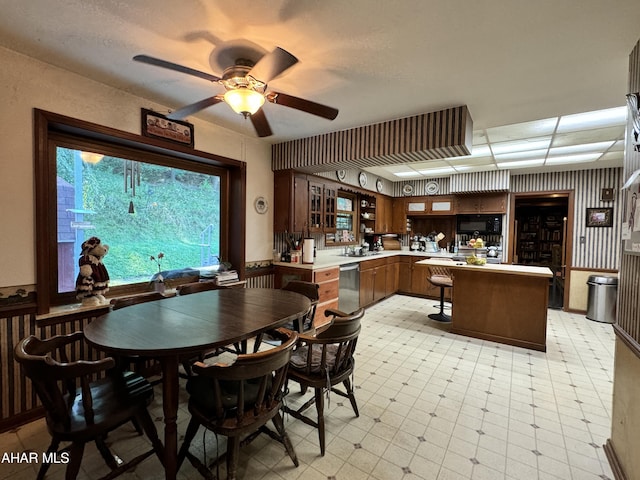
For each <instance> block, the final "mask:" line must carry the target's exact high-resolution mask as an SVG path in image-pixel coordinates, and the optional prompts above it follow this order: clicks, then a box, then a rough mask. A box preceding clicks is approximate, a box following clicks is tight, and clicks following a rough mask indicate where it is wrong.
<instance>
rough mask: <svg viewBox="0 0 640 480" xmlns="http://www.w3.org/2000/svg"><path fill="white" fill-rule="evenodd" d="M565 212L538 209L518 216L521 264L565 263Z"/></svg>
mask: <svg viewBox="0 0 640 480" xmlns="http://www.w3.org/2000/svg"><path fill="white" fill-rule="evenodd" d="M563 218H564V215H563V212H562V211H560V210H558V209H556V208H544V207H543V208H536V209H535V210H533V209H532V210H525V211H522V212H518V240H517V247H516V254H517V256H518V263H520V264H525V265H542V266H555V265H560V264H561V262H562V235H563V229H564V221H563Z"/></svg>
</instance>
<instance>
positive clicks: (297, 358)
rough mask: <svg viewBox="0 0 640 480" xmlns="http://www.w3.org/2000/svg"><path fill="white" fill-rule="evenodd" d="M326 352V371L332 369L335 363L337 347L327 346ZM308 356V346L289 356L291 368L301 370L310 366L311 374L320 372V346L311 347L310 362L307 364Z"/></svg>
mask: <svg viewBox="0 0 640 480" xmlns="http://www.w3.org/2000/svg"><path fill="white" fill-rule="evenodd" d="M326 351H327V360H326V367H327V369H331V368H333V366H334V365H335V363H336V353H337V352H338V345H328V346H327V348H326ZM308 355H309V346H308V345H305V346H303V347H300V348H298V349H297V350H295V351H294V352H293V355H291V367H293V368H295V369H298V370H302V369H305V368H306V367H307V365H309V364H310V365H311V368H310V371H311V372H313V373H318V372H320V366H321V363H322V345H319V344H317V343H316V344H314V345H312V346H311V361H310V363H309V362H308V358H307V357H308Z"/></svg>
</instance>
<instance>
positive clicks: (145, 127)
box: [142, 108, 193, 148]
mask: <svg viewBox="0 0 640 480" xmlns="http://www.w3.org/2000/svg"><path fill="white" fill-rule="evenodd" d="M142 135H144V136H145V137H152V138H161V139H162V140H169V141H171V142H175V143H180V144H182V145H186V146H188V147H191V148H193V125H192V124H190V123H188V122H182V121H179V120H169V119H168V118H167V117H166V116H164V115H162V114H160V113H156V112H153V111H151V110H147V109H146V108H143V109H142Z"/></svg>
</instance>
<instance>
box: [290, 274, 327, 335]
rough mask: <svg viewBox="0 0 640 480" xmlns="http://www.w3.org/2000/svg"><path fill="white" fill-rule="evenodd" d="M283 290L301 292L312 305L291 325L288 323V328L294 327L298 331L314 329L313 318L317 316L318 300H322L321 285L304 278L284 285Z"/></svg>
mask: <svg viewBox="0 0 640 480" xmlns="http://www.w3.org/2000/svg"><path fill="white" fill-rule="evenodd" d="M282 290H288V291H290V292H296V293H299V294H301V295H304V296H305V297H307V298H308V299H309V300H310V301H311V307H309V310H308V311H307V312H306V313H305V314H304V315H303V316H301V317H300V318H298V319H297V320H296V321H295V322H293V323H292V324H291V325H288V326H287V328H292V329H293V330H295V331H296V332H298V333H302V332H308V331H310V330H313V329H314V325H313V320H314V318H315V316H316V308H317V307H318V301H319V300H320V285H318V284H317V283H313V282H305V281H303V280H291V281H290V282H288V283H287V284H286V285H285V286H284V287H282Z"/></svg>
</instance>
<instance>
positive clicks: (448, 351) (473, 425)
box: [0, 295, 614, 480]
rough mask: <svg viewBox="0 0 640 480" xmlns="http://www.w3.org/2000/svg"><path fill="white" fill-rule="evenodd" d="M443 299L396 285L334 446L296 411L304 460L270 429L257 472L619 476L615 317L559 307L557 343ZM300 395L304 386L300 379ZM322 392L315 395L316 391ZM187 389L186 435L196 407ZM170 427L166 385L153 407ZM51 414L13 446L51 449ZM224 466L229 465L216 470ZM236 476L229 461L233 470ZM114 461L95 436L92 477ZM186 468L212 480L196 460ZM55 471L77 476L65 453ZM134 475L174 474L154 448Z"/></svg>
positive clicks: (248, 477) (340, 417) (247, 452)
mask: <svg viewBox="0 0 640 480" xmlns="http://www.w3.org/2000/svg"><path fill="white" fill-rule="evenodd" d="M435 303H436V302H434V301H433V300H425V299H419V298H413V297H406V296H400V295H396V296H393V297H391V298H389V299H387V300H384V301H382V302H380V303H378V304H376V305H374V306H372V307H370V308H368V309H367V312H366V314H365V317H364V319H363V329H362V333H361V335H360V339H359V343H358V347H357V356H356V373H355V384H356V398H357V401H358V406H359V408H360V417H359V418H356V417H355V416H354V414H353V410H352V409H351V405H350V404H349V402H348V401H347V400H346V399H344V398H342V397H339V396H337V395H335V394H332V395H331V396H330V399H329V403H328V405H326V410H327V412H326V416H325V418H326V428H327V451H326V454H325V456H324V457H322V456H320V450H319V447H318V436H317V430H315V429H313V428H312V427H310V426H308V425H306V424H304V423H303V422H301V421H299V420H296V419H293V418H292V417H289V416H287V417H286V418H285V423H286V428H287V432H288V434H289V436H290V438H291V440H292V442H293V444H294V446H295V449H296V453H297V456H298V459H299V461H300V465H299V467H297V468H296V467H294V465H293V464H292V462H291V460H290V459H289V457H288V456H287V455H286V453H285V451H284V449H283V447H282V446H281V445H280V444H279V443H277V442H275V441H273V440H271V439H270V438H268V437H266V436H264V435H262V436H259V437H258V438H257V439H256V440H255V441H254V442H253V443H251V444H250V445H248V446H247V447H245V448H244V449H242V450H241V458H240V466H239V472H238V474H239V477H238V478H241V479H245V480H260V479H264V480H283V479H284V480H294V479H304V480H397V479H402V480H418V479H424V480H432V479H436V480H454V479H455V480H467V479H478V480H481V479H488V480H496V479H505V480H528V479H540V480H542V479H544V480H569V479H572V480H606V479H613V478H614V477H613V474H612V472H611V469H610V467H609V464H608V462H607V459H606V456H605V453H604V450H603V448H602V446H603V444H604V443H605V441H606V440H607V438H609V436H610V430H611V401H612V386H613V355H614V334H613V331H612V328H611V325H608V324H601V323H596V322H592V321H589V320H587V319H586V318H585V317H584V316H583V315H577V314H571V313H566V312H562V311H558V310H549V314H548V328H547V352H546V353H542V352H537V351H533V350H527V349H523V348H518V347H511V346H507V345H502V344H498V343H493V342H488V341H482V340H478V339H474V338H469V337H464V336H459V335H454V334H451V333H449V332H448V327H447V326H446V325H443V324H438V323H436V322H433V321H432V320H429V319H428V318H427V314H428V313H432V312H434V311H436V308H435V307H434V304H435ZM291 386H292V387H293V388H292V389H291V393H290V394H289V395H288V396H287V397H286V400H287V402H288V404H289V405H290V406H295V405H299V404H301V402H302V401H303V397H302V396H301V394H300V393H298V390H297V389H296V386H295V384H292V385H291ZM307 398H309V397H308V396H305V397H304V399H307ZM186 400H187V394H186V392H185V391H184V389H183V392H182V393H181V406H180V411H179V418H178V422H179V423H178V429H179V434H180V441H181V440H182V435H183V433H184V431H185V429H186V426H187V423H188V420H189V413H188V411H187V409H186ZM151 414H152V417H153V418H154V419H155V421H156V425H157V427H158V431H159V432H160V434H161V438H162V407H161V395H160V391H159V389H158V387H156V398H155V400H154V403H153V404H152V406H151ZM48 443H49V436H48V433H47V430H46V426H45V423H44V421H43V420H38V421H34V422H32V423H30V424H27V425H24V426H22V427H20V428H17V429H15V430H13V431H10V432H6V433H3V434H2V435H0V454H2V453H4V452H22V451H34V452H43V451H45V450H46V447H47V446H48ZM108 444H110V445H111V448H112V451H113V452H114V453H116V454H117V455H118V456H120V457H122V458H124V459H126V458H131V457H132V456H134V455H135V454H136V453H138V452H140V451H143V449H147V448H148V442H147V441H146V440H145V439H144V437H140V436H137V435H136V434H135V432H134V430H133V429H132V427H131V426H130V425H125V426H123V427H121V428H120V429H119V430H117V431H116V432H113V433H112V434H110V435H109V438H108ZM224 450H225V442H224V439H222V438H220V441H219V443H216V437H215V435H214V434H212V433H211V432H206V433H205V432H204V430H203V429H201V430H200V431H199V432H198V435H197V436H196V439H195V440H194V442H193V444H192V447H191V451H192V452H193V453H194V454H195V455H197V456H199V457H200V458H203V456H205V455H206V459H207V461H210V460H211V459H213V458H214V457H216V456H217V454H218V453H221V452H224ZM38 467H39V466H38V465H35V464H7V463H0V478H1V479H4V478H11V479H16V480H22V479H31V478H35V473H36V472H37V469H38ZM214 470H215V469H214ZM220 470H221V471H220V473H221V478H225V477H226V475H225V472H224V467H221V469H220ZM107 472H108V469H107V467H106V466H105V465H104V463H103V462H102V459H101V457H100V455H99V454H98V452H97V450H96V449H95V447H94V446H88V447H87V448H86V450H85V455H84V459H83V463H82V471H81V475H80V477H79V478H81V479H94V478H99V477H100V476H102V475H104V474H105V473H107ZM178 476H179V478H182V479H191V478H201V477H200V474H199V473H198V472H197V471H196V470H195V469H194V468H193V467H192V466H191V464H190V463H189V462H188V461H185V463H184V464H183V466H182V468H181V470H180V472H179V474H178ZM47 478H51V479H61V478H64V465H53V466H52V467H51V469H50V471H49V475H48V476H47ZM121 478H129V479H155V478H158V479H160V478H164V475H163V471H162V467H161V465H160V463H159V461H158V460H157V458H156V457H150V458H148V459H147V460H145V461H144V462H142V463H141V464H140V465H138V466H137V467H136V468H135V470H133V471H130V472H127V473H125V474H124V475H123V476H122V477H121Z"/></svg>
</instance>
